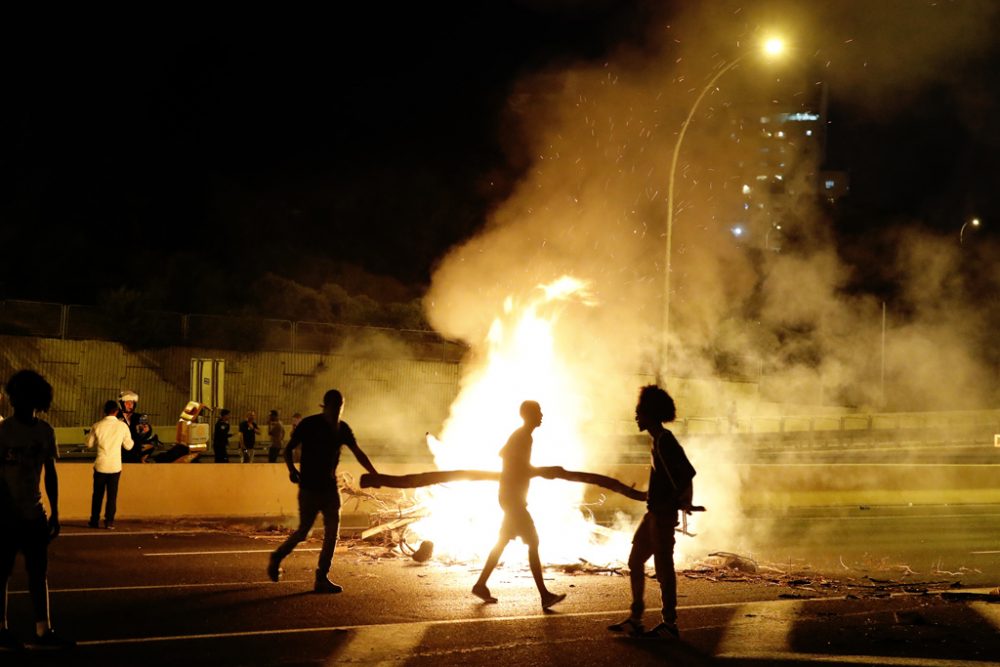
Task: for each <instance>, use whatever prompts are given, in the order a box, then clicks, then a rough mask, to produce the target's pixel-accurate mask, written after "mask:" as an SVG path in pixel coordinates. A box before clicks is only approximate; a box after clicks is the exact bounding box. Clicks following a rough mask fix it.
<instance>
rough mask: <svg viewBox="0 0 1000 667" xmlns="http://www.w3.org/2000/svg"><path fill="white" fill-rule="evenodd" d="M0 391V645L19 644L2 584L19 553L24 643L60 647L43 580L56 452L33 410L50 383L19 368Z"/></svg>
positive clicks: (39, 407) (54, 506)
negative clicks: (5, 410) (2, 404)
mask: <svg viewBox="0 0 1000 667" xmlns="http://www.w3.org/2000/svg"><path fill="white" fill-rule="evenodd" d="M5 389H6V392H7V398H8V400H9V401H10V404H11V407H13V408H14V416H13V417H11V418H10V419H6V420H4V421H3V422H2V423H0V576H2V577H3V595H2V599H0V613H2V614H3V616H2V619H0V620H2V625H0V646H2V647H4V648H6V649H8V650H17V649H19V648H21V642H20V641H19V640H18V639H17V637H15V636H14V634H13V633H12V632H11V631H10V630H9V629H8V627H7V582H8V581H9V579H10V575H11V572H12V571H13V569H14V560H15V558H17V552H18V551H20V552H21V553H22V554H23V555H24V567H25V570H27V572H28V591H29V593H30V594H31V602H32V605H33V606H34V609H35V635H34V637H33V639H32V640H31V642H30V644H31V645H32V646H33V647H37V648H66V647H70V646H73V645H74V642H72V641H70V640H68V639H65V638H64V637H60V636H59V635H57V634H56V633H55V632H54V631H53V630H52V626H51V623H50V622H49V585H48V581H47V579H46V574H47V571H48V559H49V542H50V541H51V540H54V539H55V538H56V537H57V536H58V535H59V479H58V477H57V476H56V459H57V458H59V453H58V451H57V450H56V436H55V431H53V430H52V427H51V426H49V425H48V424H47V423H46V422H44V421H42V420H41V419H39V418H38V417H37V416H36V414H35V413H36V412H44V411H46V410H48V409H49V406H50V405H51V404H52V385H50V384H49V383H48V382H46V381H45V378H43V377H42V376H41V375H39V374H38V373H36V372H34V371H28V370H24V371H18V372H17V373H14V375H13V376H11V378H10V380H8V381H7V386H6V388H5ZM43 468H44V470H45V495H47V496H48V499H49V507H50V508H51V510H52V516H51V517H49V518H48V519H46V517H45V509H44V508H43V507H42V493H41V489H40V487H41V481H42V480H41V477H42V469H43Z"/></svg>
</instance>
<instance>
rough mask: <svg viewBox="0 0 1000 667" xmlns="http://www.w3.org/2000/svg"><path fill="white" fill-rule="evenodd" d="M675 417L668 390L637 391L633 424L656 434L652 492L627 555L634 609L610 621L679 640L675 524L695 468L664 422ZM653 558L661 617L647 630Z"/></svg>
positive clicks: (653, 387) (647, 388) (648, 634)
mask: <svg viewBox="0 0 1000 667" xmlns="http://www.w3.org/2000/svg"><path fill="white" fill-rule="evenodd" d="M676 417H677V408H676V406H675V405H674V399H673V398H671V396H670V394H668V393H667V392H666V391H664V390H663V389H661V388H660V387H658V386H656V385H647V386H645V387H643V388H642V389H641V390H640V392H639V402H638V404H637V405H636V407H635V423H636V425H638V427H639V430H640V431H645V432H647V433H649V435H650V437H651V438H652V440H653V442H652V456H651V464H652V465H651V467H650V470H649V491H648V495H647V500H646V514H645V516H643V517H642V521H641V522H640V523H639V527H638V528H637V529H636V531H635V536H634V537H633V538H632V552H631V553H630V554H629V557H628V568H629V582H630V583H631V586H632V609H631V612H632V613H631V614H629V617H628V618H626V619H625V620H624V621H622V622H620V623H615V624H614V625H610V626H608V629H609V630H612V631H614V632H627V633H629V634H631V635H635V636H638V635H642V636H646V637H665V638H674V639H677V638H679V637H680V632H679V631H678V629H677V576H676V574H675V572H674V527H675V526H676V525H677V523H678V512H682V511H686V510H687V509H689V508H690V507H691V498H692V493H693V486H692V480H693V479H694V476H695V470H694V467H693V466H692V465H691V463H690V462H689V461H688V459H687V455H686V454H684V449H683V448H682V447H681V446H680V443H678V442H677V439H676V438H674V434H673V433H671V432H670V431H669V430H667V429H666V428H664V427H663V424H664V423H667V422H672V421H674V419H675V418H676ZM650 556H652V557H653V566H654V568H655V572H656V580H657V581H659V582H660V596H661V599H662V602H663V610H662V614H663V621H662V622H661V623H660V624H659V625H657V626H656V627H655V628H653V629H652V630H649V631H648V632H644V628H643V625H642V614H643V612H644V611H645V609H646V606H645V603H644V601H643V595H644V594H645V587H646V561H647V560H649V557H650Z"/></svg>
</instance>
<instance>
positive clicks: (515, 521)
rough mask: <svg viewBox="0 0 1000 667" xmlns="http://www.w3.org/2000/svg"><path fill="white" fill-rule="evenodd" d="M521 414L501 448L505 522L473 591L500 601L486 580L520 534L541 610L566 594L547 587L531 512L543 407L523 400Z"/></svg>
mask: <svg viewBox="0 0 1000 667" xmlns="http://www.w3.org/2000/svg"><path fill="white" fill-rule="evenodd" d="M520 414H521V419H522V420H524V424H523V425H522V426H521V427H520V428H518V429H517V430H515V431H514V432H513V433H512V434H511V435H510V438H508V439H507V444H506V445H504V447H503V449H501V450H500V456H501V457H502V458H503V469H502V471H501V472H500V507H501V508H502V509H503V523H502V524H501V525H500V535H499V536H498V537H497V543H496V544H495V545H494V546H493V550H492V551H490V555H489V556H487V558H486V564H485V565H483V571H482V572H481V573H480V575H479V579H478V580H477V581H476V584H475V585H474V586H473V587H472V594H473V595H475V596H476V597H478V598H479V599H480V600H482V601H483V602H488V603H495V602H496V601H497V599H496V598H495V597H493V595H492V594H491V593H490V589H489V588H487V586H486V582H487V581H488V580H489V578H490V575H491V574H492V573H493V570H494V568H496V566H497V563H499V562H500V556H501V555H503V552H504V549H505V548H507V544H508V543H509V542H510V541H511V540H513V539H514V538H515V537H520V538H521V541H522V542H524V543H525V544H526V545H528V565H529V566H530V568H531V576H532V578H533V579H534V580H535V586H536V587H537V588H538V594H539V595H540V596H541V599H542V609H548V608H549V607H551V606H552V605H554V604H556V603H558V602H562V601H563V600H565V599H566V594H565V593H553V592H552V591H550V590H549V589H548V588H546V586H545V580H544V579H543V577H542V561H541V557H540V556H539V554H538V531H536V530H535V522H534V520H533V519H532V518H531V514H529V513H528V486H529V485H530V483H531V477H532V474H533V473H534V472H535V469H533V468H532V466H531V447H532V444H533V442H534V439H533V438H532V433H534V431H535V429H536V428H538V427H539V426H541V425H542V407H541V406H540V405H539V404H538V403H537V402H536V401H524V402H523V403H521V408H520Z"/></svg>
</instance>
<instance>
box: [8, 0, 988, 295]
mask: <svg viewBox="0 0 1000 667" xmlns="http://www.w3.org/2000/svg"><path fill="white" fill-rule="evenodd" d="M481 4H483V5H485V6H480V5H481ZM673 4H675V3H664V2H658V3H651V2H636V1H626V0H603V1H602V0H591V1H589V2H568V1H567V2H559V1H555V0H552V1H549V2H528V1H524V2H513V1H511V2H494V3H456V4H455V5H454V6H448V3H444V4H442V5H435V4H434V3H431V4H427V3H421V4H420V5H419V7H418V6H417V5H413V4H411V3H399V4H398V5H397V4H395V3H385V4H381V5H376V6H373V7H371V8H369V9H359V8H356V7H355V8H352V9H350V10H347V9H338V10H337V11H335V12H332V13H329V14H324V15H304V14H303V15H297V16H296V15H290V14H287V13H286V14H283V15H281V16H273V15H267V14H261V15H255V16H248V15H243V14H241V15H231V16H225V17H220V16H211V17H209V16H200V15H194V14H191V15H186V16H181V15H175V16H162V17H153V16H141V17H140V16H117V17H98V16H93V15H87V16H81V17H69V16H64V17H59V20H56V19H54V18H53V17H46V18H45V19H44V20H42V19H32V20H27V19H26V20H24V21H23V22H22V23H16V24H11V25H9V26H8V30H10V31H11V34H10V36H9V38H7V39H5V46H4V52H5V55H4V60H5V68H4V69H5V73H4V79H5V84H4V88H5V93H4V95H3V98H4V102H3V103H2V110H0V118H2V124H0V132H2V137H3V156H2V158H0V160H2V165H3V167H2V170H3V172H2V173H3V178H2V179H0V188H2V201H0V206H2V209H0V211H2V218H3V246H4V250H5V253H4V256H5V259H4V261H3V262H2V265H0V298H7V299H18V298H20V299H45V300H56V301H63V302H73V303H93V302H95V301H97V300H98V299H99V298H100V295H101V294H102V293H106V292H107V291H108V290H114V289H117V288H121V287H127V288H130V289H135V290H138V291H139V292H141V293H142V294H144V295H145V297H144V298H146V299H148V303H149V305H150V306H151V307H160V308H169V309H190V310H206V309H215V310H227V309H230V308H232V307H238V306H240V305H242V303H241V302H242V301H244V300H252V298H251V297H249V296H248V295H247V293H246V292H247V285H249V284H251V283H252V281H253V279H254V278H255V277H258V276H260V275H262V274H263V273H265V272H273V273H275V274H278V275H281V276H284V277H287V278H289V279H292V280H295V281H298V282H301V283H302V284H307V285H312V286H318V285H319V284H321V283H322V282H324V281H329V280H335V281H339V282H341V283H343V284H345V285H346V286H348V287H349V289H352V288H353V289H363V286H364V285H365V284H372V281H370V280H369V279H368V276H369V274H377V275H382V276H387V277H390V278H392V279H393V281H382V282H381V283H379V284H381V285H382V286H383V288H384V289H385V290H386V291H387V296H388V298H393V299H401V298H408V297H413V296H418V295H419V294H420V292H421V290H422V289H423V287H424V286H426V285H427V283H428V282H429V280H430V276H431V274H432V271H433V268H434V264H435V261H436V260H437V259H439V258H440V257H441V256H442V255H443V254H444V252H445V251H446V250H447V249H448V248H449V247H450V246H452V245H453V244H455V243H457V242H460V241H462V240H463V239H466V238H468V237H470V236H471V235H473V234H474V233H475V232H476V231H477V230H478V229H480V228H481V227H482V226H483V224H484V222H485V220H486V218H487V216H488V214H489V212H490V211H491V210H493V209H494V208H495V207H496V206H498V205H499V203H500V202H502V201H503V200H504V198H505V197H506V196H507V195H509V193H510V192H511V190H512V188H513V187H514V185H515V184H516V182H517V180H518V178H519V177H520V176H521V174H522V173H523V172H524V170H525V169H526V168H528V166H529V163H528V161H527V159H526V156H525V155H523V154H522V152H521V151H519V150H518V149H517V148H515V147H512V146H511V145H509V144H508V143H506V142H505V141H504V136H505V135H504V131H505V130H504V108H505V105H506V103H507V97H508V94H509V93H510V91H511V88H512V86H513V84H514V82H515V81H517V79H518V78H519V77H520V76H521V75H523V74H526V73H531V72H533V71H536V70H538V69H540V68H543V67H552V66H557V65H559V64H560V63H574V62H580V61H585V62H588V61H589V62H599V61H601V60H602V59H604V58H606V57H608V55H609V53H612V52H613V51H614V49H616V48H617V47H618V46H620V45H622V44H629V45H630V47H631V48H633V49H636V50H638V51H641V50H642V49H643V48H644V44H643V42H644V40H645V39H647V38H648V35H649V30H648V26H649V24H650V22H652V21H669V18H670V15H671V12H672V11H673V9H672V5H673ZM678 6H679V5H678ZM112 19H113V20H112ZM996 55H997V53H996V47H992V48H990V49H986V50H984V51H983V52H982V53H979V54H978V55H977V56H976V57H975V58H973V59H971V61H967V62H965V63H964V64H963V66H962V68H961V71H960V72H956V76H957V77H959V78H958V79H956V80H954V81H949V82H946V83H942V82H940V81H939V82H937V83H935V84H934V85H928V86H925V87H921V88H919V89H917V90H914V91H912V92H911V93H910V95H911V96H910V98H909V100H908V102H907V104H905V105H900V106H899V107H897V108H893V109H891V111H890V112H888V113H887V114H886V115H884V116H880V115H878V114H873V113H871V111H870V110H866V111H865V112H864V113H858V112H857V110H856V109H855V108H854V107H852V106H851V105H850V104H842V103H840V102H839V101H838V98H837V91H836V89H833V90H832V91H831V95H832V105H831V113H830V119H831V121H832V125H831V129H830V145H829V151H828V153H829V160H828V162H829V166H831V167H833V168H838V169H845V170H848V171H850V173H851V187H852V195H851V197H850V198H849V201H847V202H845V204H844V206H843V211H842V212H841V213H840V214H839V218H838V220H837V224H838V230H837V231H838V234H840V236H841V237H842V242H843V244H844V254H845V256H847V257H850V256H851V249H850V246H851V242H852V239H864V238H865V236H866V235H867V234H870V233H871V229H870V221H871V220H872V219H874V218H875V217H881V218H885V217H890V218H893V219H901V220H906V219H918V220H919V224H921V225H924V226H927V227H929V228H932V229H936V230H941V231H942V233H943V232H944V231H947V230H949V229H952V228H954V230H955V233H956V235H957V230H958V228H959V227H960V225H961V222H962V220H963V219H965V218H967V217H968V216H970V215H978V216H980V217H982V218H983V219H984V220H985V221H987V225H986V227H984V228H983V229H982V230H978V231H979V233H980V234H983V235H984V236H988V235H992V236H995V235H996V233H997V232H996V230H995V227H996V225H992V226H991V224H990V221H991V220H993V221H995V220H997V217H998V216H997V213H998V201H997V199H998V196H997V189H998V188H997V186H998V183H997V176H996V174H997V173H998V170H997V168H998V166H1000V165H998V151H997V145H998V141H997V136H998V132H997V129H996V124H995V118H996V117H997V116H996V112H997V95H998V93H997V86H996V85H988V82H989V81H990V80H991V78H992V80H993V81H994V82H995V76H994V75H993V70H994V68H995V64H996ZM963 77H964V78H963ZM965 82H968V84H969V85H966V83H965ZM984 82H985V83H984ZM865 243H869V240H865ZM397 283H398V284H397ZM376 296H378V295H376ZM220 302H224V303H225V305H221V303H220Z"/></svg>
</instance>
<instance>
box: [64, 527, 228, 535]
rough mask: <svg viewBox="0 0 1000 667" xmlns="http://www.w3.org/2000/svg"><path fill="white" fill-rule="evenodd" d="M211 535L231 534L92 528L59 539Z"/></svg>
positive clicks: (223, 532)
mask: <svg viewBox="0 0 1000 667" xmlns="http://www.w3.org/2000/svg"><path fill="white" fill-rule="evenodd" d="M209 534H219V535H223V534H226V535H228V534H230V531H225V530H212V529H210V528H205V529H200V528H195V529H188V530H121V529H116V530H106V529H103V528H91V529H90V530H85V531H81V532H79V533H77V532H66V531H60V533H59V537H114V536H117V535H209Z"/></svg>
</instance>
